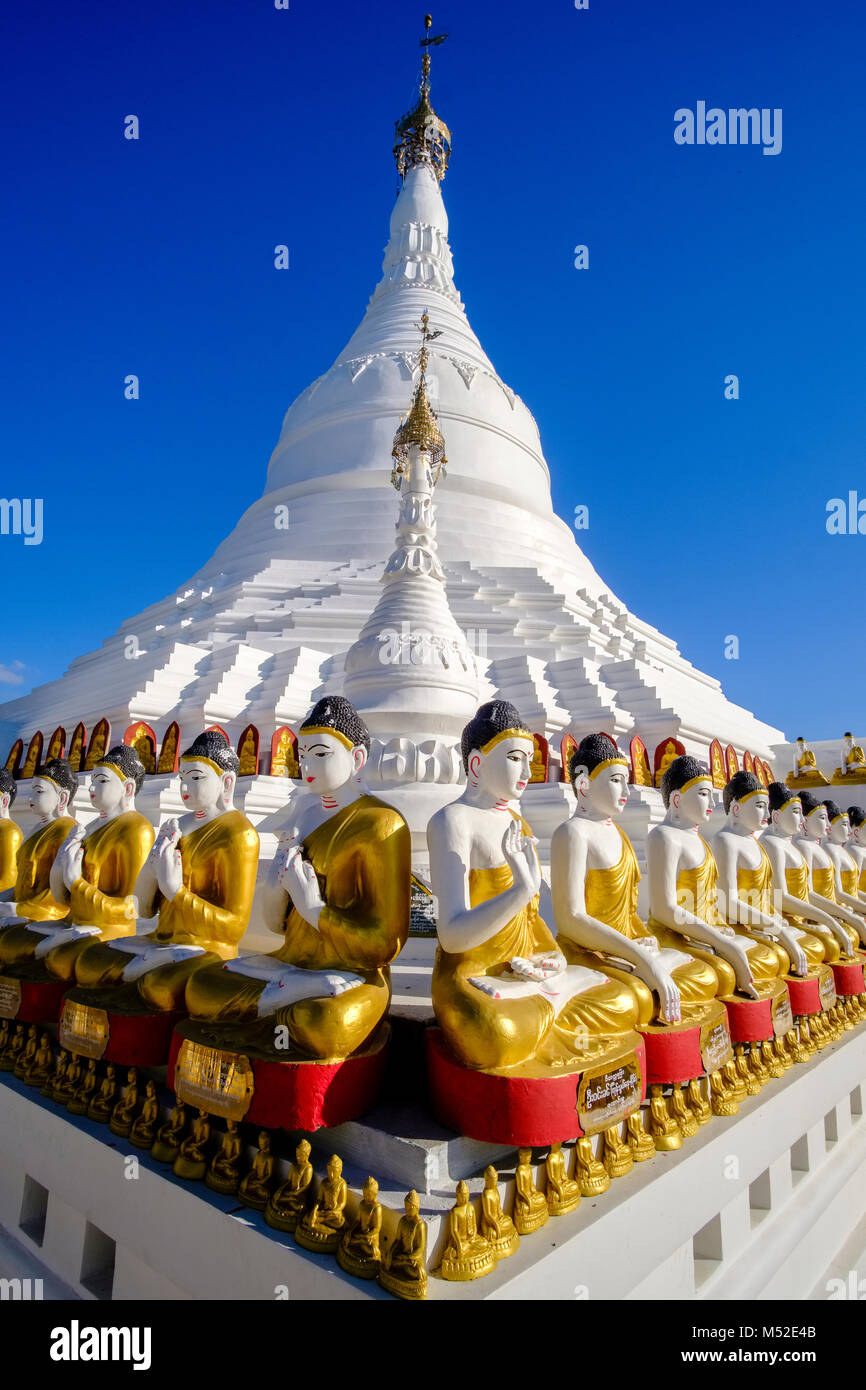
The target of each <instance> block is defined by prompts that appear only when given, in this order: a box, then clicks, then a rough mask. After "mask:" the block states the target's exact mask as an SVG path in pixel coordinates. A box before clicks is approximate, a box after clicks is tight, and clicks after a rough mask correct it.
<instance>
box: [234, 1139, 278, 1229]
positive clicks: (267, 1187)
mask: <svg viewBox="0 0 866 1390" xmlns="http://www.w3.org/2000/svg"><path fill="white" fill-rule="evenodd" d="M275 1165H276V1159H275V1157H274V1155H273V1153H272V1152H271V1136H270V1134H269V1133H268V1131H267V1130H266V1129H263V1130H262V1131H261V1133H260V1134H259V1148H258V1153H257V1154H256V1156H255V1158H254V1159H253V1166H252V1168H251V1169H250V1171H249V1172H248V1173H247V1174H246V1176H245V1177H243V1178H241V1180H240V1182H239V1183H238V1197H239V1198H240V1200H241V1201H242V1202H243V1204H244V1206H245V1207H252V1208H253V1210H254V1211H264V1209H265V1207H266V1206H267V1205H268V1200H269V1198H270V1195H271V1191H272V1189H273V1185H274V1167H275Z"/></svg>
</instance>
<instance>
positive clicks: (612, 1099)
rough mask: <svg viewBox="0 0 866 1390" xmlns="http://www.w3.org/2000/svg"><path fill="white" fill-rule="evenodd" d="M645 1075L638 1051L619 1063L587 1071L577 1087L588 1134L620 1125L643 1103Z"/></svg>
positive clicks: (580, 1107)
mask: <svg viewBox="0 0 866 1390" xmlns="http://www.w3.org/2000/svg"><path fill="white" fill-rule="evenodd" d="M642 1089H643V1086H642V1078H641V1071H640V1062H639V1061H638V1059H637V1054H636V1053H635V1052H632V1053H631V1054H630V1055H629V1056H628V1057H627V1058H626V1060H625V1061H624V1062H620V1063H619V1064H618V1065H617V1066H607V1067H596V1068H594V1069H593V1070H591V1071H585V1072H584V1073H583V1075H582V1076H581V1078H580V1085H579V1086H578V1089H577V1114H578V1118H579V1120H580V1127H581V1129H582V1130H583V1132H584V1134H599V1133H600V1132H601V1130H603V1129H609V1128H610V1126H611V1125H616V1124H619V1122H620V1120H624V1119H625V1118H626V1116H627V1115H630V1114H631V1113H632V1111H633V1110H636V1109H637V1107H638V1106H639V1105H640V1098H641V1091H642Z"/></svg>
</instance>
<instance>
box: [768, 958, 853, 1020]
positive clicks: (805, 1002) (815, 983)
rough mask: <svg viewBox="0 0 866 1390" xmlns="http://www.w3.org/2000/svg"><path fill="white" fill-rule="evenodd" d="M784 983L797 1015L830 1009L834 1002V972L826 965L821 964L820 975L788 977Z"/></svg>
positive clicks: (793, 1010)
mask: <svg viewBox="0 0 866 1390" xmlns="http://www.w3.org/2000/svg"><path fill="white" fill-rule="evenodd" d="M861 978H862V970H861ZM786 984H787V986H788V997H789V999H790V1000H791V1010H792V1012H793V1013H795V1014H796V1015H797V1016H798V1017H801V1016H802V1015H803V1014H819V1013H820V1012H821V1010H822V1009H832V1007H833V1005H834V1004H835V1003H836V987H835V983H834V974H833V972H832V971H831V969H830V967H829V966H827V965H825V966H822V968H821V974H820V976H815V975H810V976H809V977H808V978H806V979H789V980H786Z"/></svg>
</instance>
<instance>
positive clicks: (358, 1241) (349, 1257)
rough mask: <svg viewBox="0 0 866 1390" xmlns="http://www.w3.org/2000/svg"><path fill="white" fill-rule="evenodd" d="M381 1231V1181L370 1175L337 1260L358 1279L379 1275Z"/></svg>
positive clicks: (338, 1252)
mask: <svg viewBox="0 0 866 1390" xmlns="http://www.w3.org/2000/svg"><path fill="white" fill-rule="evenodd" d="M381 1234H382V1206H381V1203H380V1202H379V1184H378V1183H377V1181H376V1179H375V1178H367V1181H366V1182H365V1183H364V1189H363V1196H362V1199H361V1201H360V1202H359V1204H358V1211H357V1215H356V1216H355V1219H354V1221H353V1222H352V1223H351V1225H349V1226H346V1228H345V1229H344V1231H343V1234H342V1236H341V1237H340V1243H339V1245H338V1246H337V1264H338V1265H339V1266H340V1268H341V1269H343V1270H345V1271H346V1273H347V1274H354V1276H355V1278H356V1279H376V1278H378V1275H379V1270H380V1269H381V1267H382V1251H381V1249H380V1246H379V1240H380V1237H381Z"/></svg>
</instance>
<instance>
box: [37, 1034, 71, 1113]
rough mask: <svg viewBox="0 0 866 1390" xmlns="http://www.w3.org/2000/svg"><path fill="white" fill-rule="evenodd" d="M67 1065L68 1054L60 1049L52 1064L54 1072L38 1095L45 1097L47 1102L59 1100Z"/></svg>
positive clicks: (63, 1049)
mask: <svg viewBox="0 0 866 1390" xmlns="http://www.w3.org/2000/svg"><path fill="white" fill-rule="evenodd" d="M68 1065H69V1053H68V1052H67V1051H66V1050H65V1048H62V1047H61V1049H60V1051H59V1052H58V1054H57V1061H56V1062H55V1063H54V1071H53V1072H52V1074H51V1076H49V1078H48V1080H47V1081H46V1082H45V1085H44V1086H43V1087H42V1090H41V1091H40V1093H39V1094H40V1095H43V1096H47V1097H48V1099H49V1100H56V1101H58V1102H59V1100H60V1088H61V1086H62V1085H63V1081H64V1078H65V1076H66V1068H67V1067H68Z"/></svg>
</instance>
